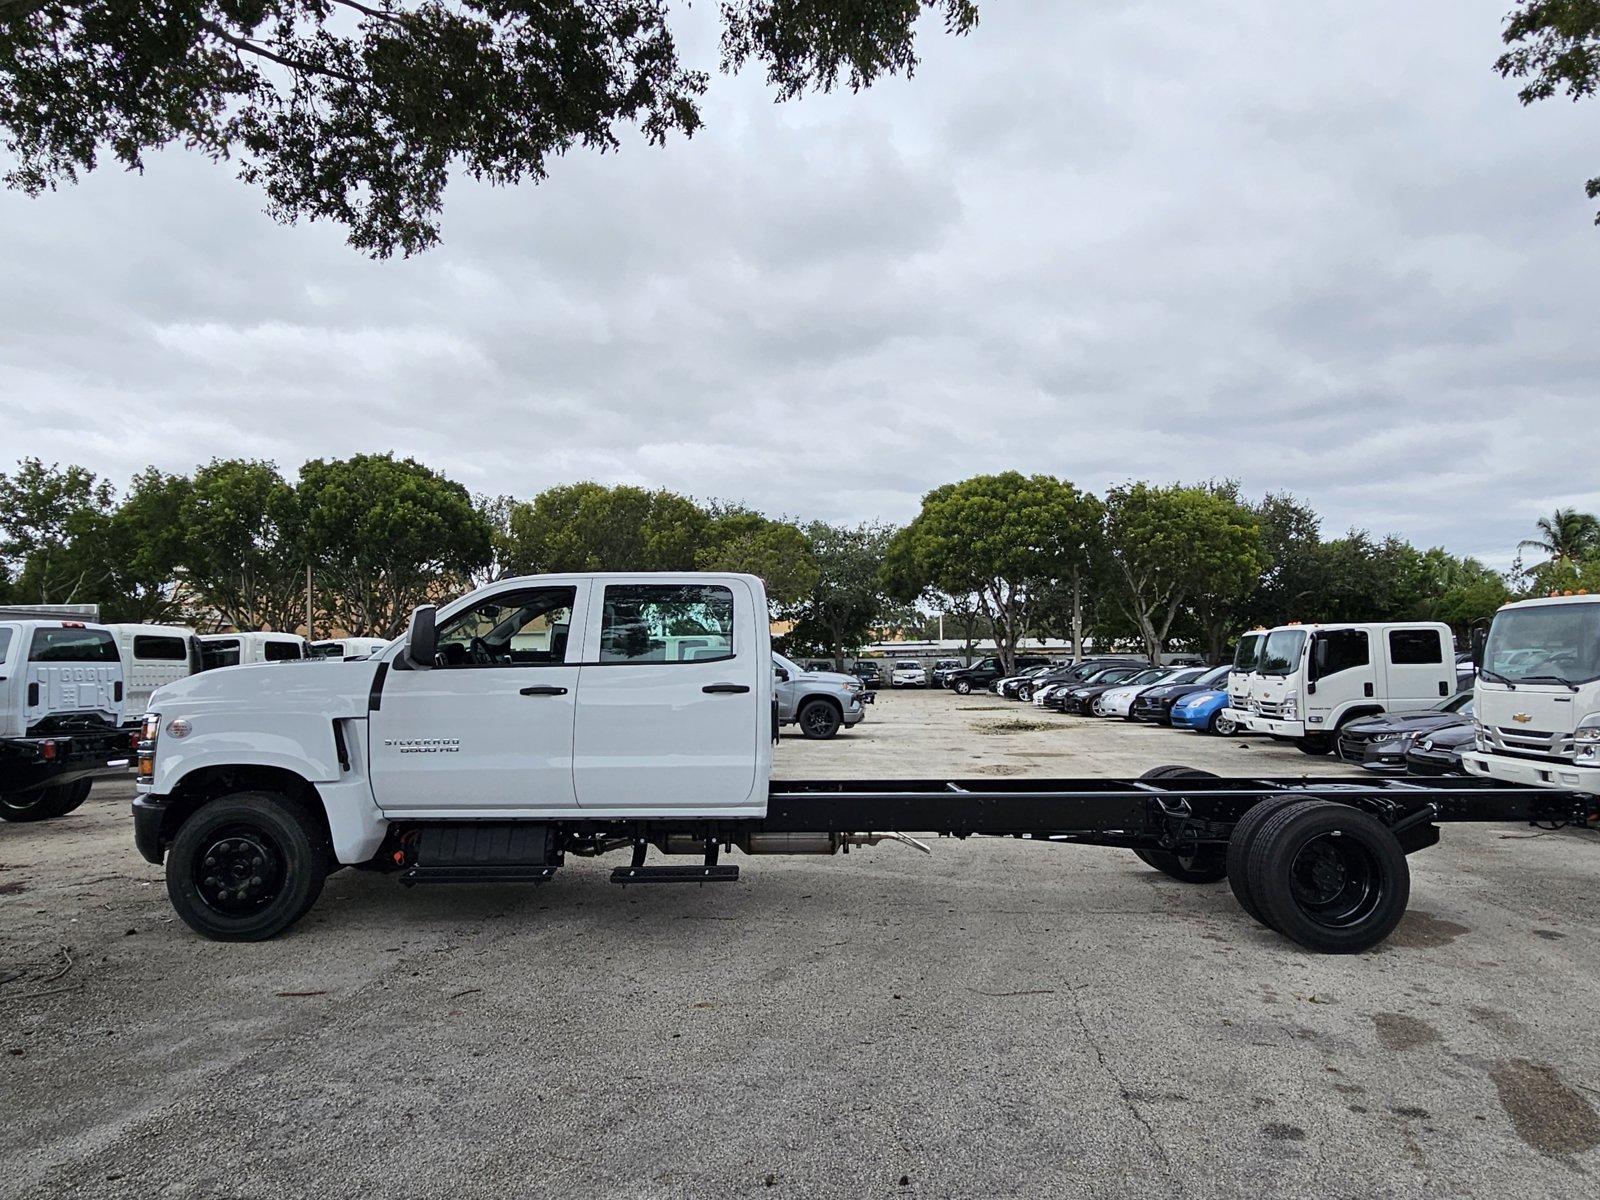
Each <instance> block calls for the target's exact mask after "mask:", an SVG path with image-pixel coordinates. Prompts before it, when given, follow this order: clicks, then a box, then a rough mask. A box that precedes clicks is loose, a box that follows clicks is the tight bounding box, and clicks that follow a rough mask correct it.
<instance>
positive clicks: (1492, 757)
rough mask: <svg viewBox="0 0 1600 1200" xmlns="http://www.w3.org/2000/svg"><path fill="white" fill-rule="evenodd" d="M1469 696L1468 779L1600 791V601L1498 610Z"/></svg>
mask: <svg viewBox="0 0 1600 1200" xmlns="http://www.w3.org/2000/svg"><path fill="white" fill-rule="evenodd" d="M1473 690H1474V699H1473V719H1474V721H1475V723H1476V725H1477V745H1476V747H1475V748H1474V749H1473V750H1471V751H1469V752H1468V753H1466V754H1463V755H1462V756H1461V761H1462V764H1463V765H1464V766H1465V767H1466V769H1467V771H1468V773H1469V774H1472V775H1481V776H1484V777H1486V778H1489V779H1497V780H1503V781H1505V782H1508V783H1526V784H1533V785H1535V786H1539V787H1550V788H1566V789H1576V790H1578V791H1581V792H1585V793H1587V794H1589V795H1596V794H1600V596H1587V595H1579V596H1553V597H1549V598H1545V599H1539V600H1522V601H1519V602H1517V603H1515V604H1508V605H1506V606H1505V607H1504V608H1502V609H1500V611H1499V612H1497V613H1495V616H1494V620H1493V622H1492V623H1491V624H1490V626H1489V636H1488V638H1487V639H1486V640H1485V642H1484V645H1483V652H1482V660H1481V662H1480V664H1479V667H1478V678H1477V682H1476V684H1475V685H1474V689H1473Z"/></svg>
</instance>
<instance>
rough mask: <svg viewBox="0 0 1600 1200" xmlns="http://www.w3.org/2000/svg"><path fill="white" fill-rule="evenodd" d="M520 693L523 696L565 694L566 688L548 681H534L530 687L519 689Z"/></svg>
mask: <svg viewBox="0 0 1600 1200" xmlns="http://www.w3.org/2000/svg"><path fill="white" fill-rule="evenodd" d="M520 694H521V695H524V696H565V695H566V694H567V689H566V688H564V687H556V686H555V685H554V684H550V683H536V684H534V685H533V686H532V687H525V688H523V689H521V692H520Z"/></svg>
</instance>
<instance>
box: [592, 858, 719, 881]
mask: <svg viewBox="0 0 1600 1200" xmlns="http://www.w3.org/2000/svg"><path fill="white" fill-rule="evenodd" d="M738 881H739V868H738V867H737V866H736V865H732V864H729V865H724V866H707V865H706V864H704V863H696V864H694V865H693V866H690V865H688V864H674V865H671V866H665V867H613V868H612V869H611V882H612V883H622V884H628V883H737V882H738Z"/></svg>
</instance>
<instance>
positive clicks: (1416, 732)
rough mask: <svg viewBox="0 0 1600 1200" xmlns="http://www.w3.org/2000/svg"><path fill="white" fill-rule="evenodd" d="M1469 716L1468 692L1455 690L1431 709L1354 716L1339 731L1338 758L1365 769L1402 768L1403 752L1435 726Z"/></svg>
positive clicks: (1465, 718)
mask: <svg viewBox="0 0 1600 1200" xmlns="http://www.w3.org/2000/svg"><path fill="white" fill-rule="evenodd" d="M1471 716H1472V693H1471V692H1457V693H1456V694H1455V695H1454V696H1451V697H1450V698H1449V699H1447V700H1441V701H1439V703H1438V704H1435V705H1434V706H1433V707H1432V708H1422V709H1414V710H1412V711H1409V712H1397V713H1379V714H1378V715H1377V716H1375V717H1358V718H1357V719H1356V720H1354V721H1351V722H1350V723H1349V724H1348V725H1345V726H1344V727H1343V728H1341V729H1340V730H1339V738H1338V741H1337V742H1336V747H1337V750H1338V754H1339V757H1340V758H1342V759H1344V761H1345V762H1347V763H1354V764H1355V765H1357V766H1361V767H1365V768H1366V769H1367V770H1369V771H1395V772H1400V771H1404V770H1405V769H1406V751H1408V750H1410V749H1411V746H1412V744H1413V743H1415V742H1417V741H1419V740H1420V739H1422V738H1424V737H1427V736H1428V735H1429V734H1430V733H1432V732H1433V731H1434V730H1436V729H1443V728H1445V727H1446V726H1449V725H1459V724H1460V723H1461V722H1462V721H1464V720H1468V719H1470V718H1471Z"/></svg>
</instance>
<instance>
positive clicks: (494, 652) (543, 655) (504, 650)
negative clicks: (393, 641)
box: [435, 587, 578, 668]
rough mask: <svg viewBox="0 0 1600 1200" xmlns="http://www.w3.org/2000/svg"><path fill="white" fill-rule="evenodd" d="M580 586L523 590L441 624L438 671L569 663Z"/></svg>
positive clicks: (483, 602)
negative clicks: (575, 607)
mask: <svg viewBox="0 0 1600 1200" xmlns="http://www.w3.org/2000/svg"><path fill="white" fill-rule="evenodd" d="M577 596H578V590H577V588H575V587H539V588H519V589H517V590H516V591H511V592H501V593H500V594H499V595H497V596H491V597H490V598H488V599H486V600H480V601H479V602H478V603H476V604H474V605H473V606H472V607H471V608H468V609H466V610H465V611H463V612H459V613H457V614H456V615H455V616H453V617H451V618H450V619H449V620H447V621H442V622H440V624H439V642H438V648H437V651H436V655H435V665H436V666H437V667H443V668H450V667H542V666H551V665H554V664H557V663H563V662H566V660H567V635H568V633H569V632H570V630H571V628H572V606H573V604H574V603H575V602H576V601H577Z"/></svg>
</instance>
